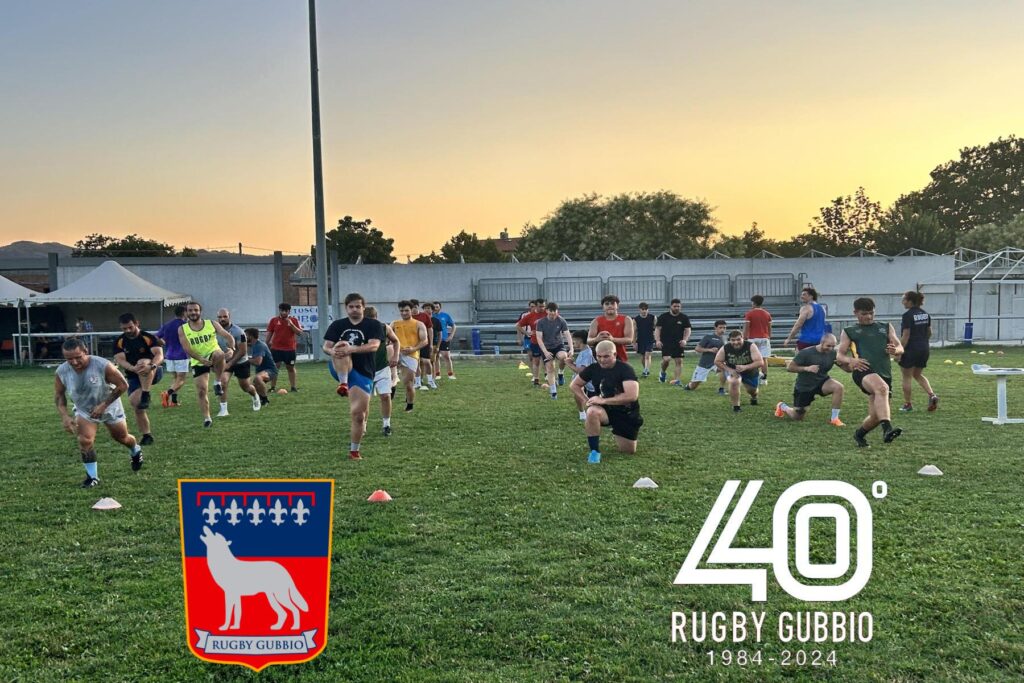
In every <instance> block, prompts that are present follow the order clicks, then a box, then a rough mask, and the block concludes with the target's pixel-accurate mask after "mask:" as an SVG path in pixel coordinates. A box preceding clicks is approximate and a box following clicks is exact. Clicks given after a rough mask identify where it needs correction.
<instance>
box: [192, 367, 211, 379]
mask: <svg viewBox="0 0 1024 683" xmlns="http://www.w3.org/2000/svg"><path fill="white" fill-rule="evenodd" d="M212 369H213V368H211V367H210V366H209V365H193V366H192V376H193V377H202V376H203V375H206V374H209V372H210V370H212Z"/></svg>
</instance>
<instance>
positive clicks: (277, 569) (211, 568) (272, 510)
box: [178, 479, 334, 671]
mask: <svg viewBox="0 0 1024 683" xmlns="http://www.w3.org/2000/svg"><path fill="white" fill-rule="evenodd" d="M178 504H179V509H180V511H181V520H180V521H181V557H182V563H183V565H184V567H183V571H184V575H185V630H186V632H187V639H188V647H189V649H190V650H192V653H193V654H194V655H195V656H197V657H199V658H200V659H202V660H205V661H207V662H216V663H218V664H241V665H242V666H247V667H249V668H251V669H254V670H256V671H260V670H261V669H263V668H264V667H267V666H270V665H271V664H299V663H301V662H308V661H309V660H311V659H313V658H314V657H316V656H317V655H318V654H320V653H321V652H322V651H323V649H324V646H326V645H327V600H328V595H329V593H330V591H329V585H330V557H331V523H332V512H333V510H334V481H333V480H329V479H327V480H325V479H312V480H301V479H287V480H283V481H269V480H265V479H227V480H212V479H202V480H189V479H181V480H179V481H178Z"/></svg>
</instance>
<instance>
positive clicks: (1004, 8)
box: [0, 0, 1024, 260]
mask: <svg viewBox="0 0 1024 683" xmlns="http://www.w3.org/2000/svg"><path fill="white" fill-rule="evenodd" d="M209 4H210V3H200V2H183V3H176V4H175V5H174V6H173V7H170V6H168V7H155V6H153V7H151V6H144V7H138V6H136V5H138V3H127V2H114V1H113V0H111V1H109V2H107V1H104V2H97V3H94V4H91V5H90V7H89V8H88V9H83V8H82V6H81V4H76V3H72V2H65V3H59V2H58V3H55V4H51V3H47V4H46V5H45V6H39V5H38V4H36V3H30V4H29V6H28V7H19V8H17V9H14V10H12V12H13V14H14V16H13V19H12V21H10V22H4V27H0V86H3V90H4V92H5V93H12V97H10V98H6V97H5V100H8V99H9V102H5V106H4V107H3V108H0V149H3V150H4V156H5V161H4V163H3V164H0V242H3V243H6V242H9V241H13V240H18V239H32V240H36V241H48V240H55V241H62V242H65V243H68V244H70V243H73V242H74V241H76V240H78V239H80V238H81V237H82V236H84V235H86V234H88V233H91V232H103V233H106V234H112V235H123V234H126V233H128V232H136V233H139V234H142V235H144V236H146V237H150V238H155V239H160V240H163V241H167V242H171V243H173V244H175V245H177V246H182V245H186V244H187V245H190V246H196V247H234V245H236V244H237V243H238V242H239V241H241V242H243V243H244V244H245V245H246V249H247V250H249V248H250V247H252V248H264V249H281V250H284V251H291V252H305V251H307V250H308V248H309V245H310V244H311V243H312V241H313V219H312V216H313V208H312V188H311V152H310V141H309V110H308V107H309V81H308V61H307V60H308V53H307V43H306V40H307V36H306V16H305V13H304V8H299V7H298V6H297V5H296V7H291V6H290V5H289V3H279V2H273V1H272V0H259V1H258V2H253V3H252V4H251V5H247V10H248V11H247V13H246V14H245V15H244V16H239V15H238V13H237V12H233V11H232V10H231V9H230V8H229V7H209V6H208V5H209ZM216 4H217V3H213V5H216ZM292 4H295V3H292ZM300 4H301V3H300ZM681 4H682V3H676V2H668V1H646V2H638V3H631V4H629V6H626V5H624V4H621V3H613V2H606V1H603V0H601V1H594V2H568V1H567V2H563V3H543V2H533V1H524V2H522V3H510V4H509V5H508V6H495V7H491V6H485V7H481V6H480V5H479V3H476V4H473V3H469V2H460V1H449V2H441V3H439V4H437V5H432V6H431V7H429V8H427V7H425V6H423V5H422V4H417V3H412V2H394V3H386V4H384V5H383V6H374V7H352V6H347V5H343V4H341V3H327V2H322V3H320V10H319V11H320V15H319V17H318V27H319V33H320V35H319V37H320V45H321V47H320V62H321V65H320V66H321V81H320V84H321V95H322V107H323V129H324V158H325V182H326V212H327V216H328V227H331V225H333V224H334V223H336V221H337V219H338V218H339V217H341V216H342V215H345V214H350V215H353V216H355V217H357V218H365V217H369V218H372V219H373V222H374V224H375V225H377V226H378V227H380V228H382V229H383V230H384V231H385V232H386V234H387V235H388V236H390V237H393V238H394V239H395V242H396V244H395V247H396V248H395V252H396V254H397V255H400V256H402V255H405V254H413V255H415V254H418V253H421V252H429V251H430V250H432V249H438V248H439V247H440V245H441V244H442V243H443V242H444V241H445V240H446V239H447V238H448V237H449V236H451V235H452V234H454V233H456V232H458V231H459V230H461V229H466V230H469V231H471V232H477V233H478V234H480V235H481V236H495V235H497V233H498V232H499V231H500V230H501V229H502V228H508V229H509V230H510V231H511V232H512V233H513V234H516V233H518V231H519V229H520V228H521V226H522V225H523V224H524V223H526V222H528V221H529V222H534V223H538V222H540V221H541V220H542V219H543V218H544V216H545V215H546V214H547V213H548V212H550V211H551V210H553V209H554V208H555V207H556V206H557V205H558V203H559V202H560V201H562V200H563V199H566V198H570V197H575V196H579V195H582V194H585V193H589V192H598V193H601V194H605V195H611V194H616V193H620V192H633V191H655V190H661V189H665V190H672V191H674V192H677V193H678V194H680V195H682V196H684V197H690V198H702V199H706V200H707V201H708V202H709V203H710V204H712V205H713V206H715V207H717V209H716V211H715V216H716V217H717V218H718V220H719V226H720V228H721V229H722V230H723V231H725V232H739V231H741V230H743V229H745V228H746V227H748V226H749V224H750V223H751V222H752V221H757V222H758V224H759V226H760V227H761V228H762V229H764V230H765V231H766V232H767V233H768V234H769V235H770V236H773V237H786V236H789V235H792V234H794V233H796V232H800V231H803V230H805V229H806V226H807V223H808V221H809V220H810V219H811V218H812V216H813V215H814V214H815V213H816V212H817V209H818V207H820V206H822V205H824V204H826V203H827V202H828V201H829V200H830V199H832V198H833V197H835V196H838V195H840V194H852V193H853V192H854V190H855V189H856V188H857V186H859V185H863V186H864V187H865V188H866V190H867V193H868V195H869V196H870V197H871V198H872V199H875V200H877V201H881V202H882V204H883V205H887V204H888V203H890V202H891V201H892V200H894V199H895V198H896V197H897V196H899V194H901V193H903V192H906V191H910V190H914V189H918V188H920V187H922V186H923V185H924V184H926V183H927V181H928V172H929V171H930V170H931V169H932V168H933V167H934V166H935V165H937V164H939V163H942V162H944V161H946V160H949V159H951V158H954V157H955V156H956V155H957V151H958V149H959V148H960V147H963V146H969V145H977V144H984V143H987V142H989V141H991V140H994V139H996V138H997V137H999V136H1000V135H1003V136H1005V135H1007V134H1011V133H1016V134H1021V133H1022V132H1024V131H1021V129H1020V125H1021V121H1022V120H1024V119H1022V114H1021V112H1024V90H1022V89H1021V88H1020V87H1019V85H1020V83H1021V82H1024V78H1022V76H1024V74H1022V71H1024V41H1021V40H1020V39H1019V28H1020V26H1022V25H1024V3H1017V2H996V1H991V2H978V3H972V4H969V5H968V4H966V3H953V2H907V3H901V4H900V6H899V7H897V8H893V7H891V6H889V5H890V4H889V3H882V2H874V1H870V2H866V3H863V4H862V5H860V6H858V7H856V8H852V7H851V8H845V9H839V8H835V7H821V6H819V5H820V4H821V3H810V2H785V3H781V4H778V5H772V6H771V7H766V6H764V5H763V3H753V2H738V3H729V6H728V7H718V6H715V5H712V4H711V3H706V6H701V7H698V8H694V7H682V6H680V5H681ZM349 5H351V4H349ZM228 29H230V30H228ZM37 55H38V57H37ZM29 56H31V57H32V58H31V59H29ZM253 253H261V252H259V251H254V252H253ZM403 260H404V259H403Z"/></svg>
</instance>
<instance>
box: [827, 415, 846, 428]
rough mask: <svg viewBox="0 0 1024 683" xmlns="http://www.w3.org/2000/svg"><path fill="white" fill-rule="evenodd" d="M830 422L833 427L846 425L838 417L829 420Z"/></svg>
mask: <svg viewBox="0 0 1024 683" xmlns="http://www.w3.org/2000/svg"><path fill="white" fill-rule="evenodd" d="M828 423H829V424H830V425H832V426H833V427H845V426H846V425H845V424H844V423H843V421H842V420H840V419H839V418H838V417H837V418H836V419H834V420H829V421H828Z"/></svg>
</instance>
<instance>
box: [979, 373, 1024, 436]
mask: <svg viewBox="0 0 1024 683" xmlns="http://www.w3.org/2000/svg"><path fill="white" fill-rule="evenodd" d="M971 370H972V371H973V372H974V374H975V375H990V376H992V377H995V378H996V413H997V415H996V417H983V418H981V419H982V420H984V421H985V422H991V423H992V424H995V425H1005V424H1021V423H1024V419H1021V418H1012V417H1007V416H1006V378H1007V377H1024V368H993V367H989V366H988V365H980V364H974V365H972V366H971Z"/></svg>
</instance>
